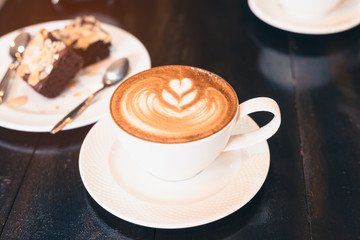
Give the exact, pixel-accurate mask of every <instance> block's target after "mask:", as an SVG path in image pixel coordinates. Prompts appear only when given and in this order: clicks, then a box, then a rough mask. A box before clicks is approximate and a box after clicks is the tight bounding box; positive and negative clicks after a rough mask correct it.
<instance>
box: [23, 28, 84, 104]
mask: <svg viewBox="0 0 360 240" xmlns="http://www.w3.org/2000/svg"><path fill="white" fill-rule="evenodd" d="M82 66H83V59H82V58H81V57H80V56H79V55H78V54H76V53H75V52H73V51H72V50H71V49H69V48H67V47H66V45H65V44H64V43H63V42H62V41H55V40H54V39H52V38H51V35H50V34H49V32H47V31H46V30H45V29H41V30H40V31H39V32H38V33H37V34H36V35H35V36H34V37H33V38H32V39H31V41H30V42H29V44H28V46H27V48H26V50H25V52H24V56H23V59H22V61H21V63H20V65H19V66H18V68H17V73H18V75H19V76H21V77H22V78H23V79H24V80H25V81H26V82H27V83H28V84H29V85H30V86H31V87H32V88H33V89H34V90H36V91H37V92H38V93H40V94H42V95H43V96H45V97H48V98H55V97H57V96H59V95H60V94H61V93H62V92H63V91H64V90H65V89H66V88H67V86H68V85H69V82H70V81H71V80H72V79H74V77H75V76H76V74H77V73H78V72H79V71H80V69H81V68H82Z"/></svg>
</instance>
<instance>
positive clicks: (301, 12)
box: [278, 0, 342, 20]
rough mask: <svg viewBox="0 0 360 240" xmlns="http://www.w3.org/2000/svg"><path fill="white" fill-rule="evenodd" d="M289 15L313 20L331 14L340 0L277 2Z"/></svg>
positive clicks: (286, 0)
mask: <svg viewBox="0 0 360 240" xmlns="http://www.w3.org/2000/svg"><path fill="white" fill-rule="evenodd" d="M278 1H279V4H280V6H281V7H282V9H283V10H284V11H285V12H286V13H287V14H289V15H291V16H293V17H295V18H298V19H304V20H315V19H319V18H322V17H324V16H326V15H327V14H329V13H331V11H333V10H334V9H335V8H336V7H337V6H338V5H339V4H340V3H341V2H342V0H278Z"/></svg>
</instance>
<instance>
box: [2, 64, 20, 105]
mask: <svg viewBox="0 0 360 240" xmlns="http://www.w3.org/2000/svg"><path fill="white" fill-rule="evenodd" d="M15 64H16V62H13V63H11V64H10V65H9V67H8V69H7V71H6V73H5V75H4V77H3V79H2V80H1V82H0V104H2V103H4V102H5V98H6V94H7V92H8V91H7V88H8V85H9V82H10V79H11V74H12V71H13V69H14V68H15Z"/></svg>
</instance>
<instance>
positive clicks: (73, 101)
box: [0, 20, 151, 132]
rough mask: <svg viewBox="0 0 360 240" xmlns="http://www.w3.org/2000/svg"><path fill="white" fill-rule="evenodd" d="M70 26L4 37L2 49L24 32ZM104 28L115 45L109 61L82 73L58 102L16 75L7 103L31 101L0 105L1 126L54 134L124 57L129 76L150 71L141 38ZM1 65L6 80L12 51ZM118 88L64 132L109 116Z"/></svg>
mask: <svg viewBox="0 0 360 240" xmlns="http://www.w3.org/2000/svg"><path fill="white" fill-rule="evenodd" d="M68 23H69V20H62V21H54V22H46V23H41V24H36V25H32V26H29V27H25V28H23V29H18V30H16V31H13V32H11V33H8V34H6V35H4V36H2V37H1V38H0V49H5V50H6V49H8V48H9V42H10V41H11V40H12V39H14V38H15V37H16V36H17V34H19V33H20V32H21V31H27V32H29V33H31V34H34V33H36V32H37V31H38V30H40V29H41V28H45V29H47V30H53V29H57V28H63V27H64V26H65V25H66V24H68ZM102 26H103V28H104V29H105V30H106V31H108V32H109V34H110V35H111V37H112V45H113V46H112V47H111V49H110V56H109V57H108V58H107V59H105V60H103V61H101V62H99V63H96V64H93V65H91V66H89V67H87V68H86V69H84V70H82V71H81V72H80V73H79V74H78V77H76V81H74V84H73V86H71V87H70V88H69V89H67V90H66V91H64V93H62V94H61V95H60V96H58V97H56V98H54V99H48V98H45V97H43V96H42V95H40V94H38V93H37V92H35V91H34V90H33V89H32V88H31V87H30V86H29V85H28V84H27V83H25V82H24V81H23V80H22V79H21V78H20V77H18V76H17V75H16V74H15V76H14V79H13V80H12V84H11V88H10V89H11V90H10V92H9V95H8V98H7V100H11V99H14V98H16V97H19V96H27V97H28V101H27V103H26V104H25V105H23V106H21V107H11V106H10V105H8V104H2V105H0V126H2V127H6V128H10V129H15V130H22V131H30V132H47V131H50V130H51V129H52V127H53V126H54V125H55V124H56V123H57V122H58V121H59V120H60V119H62V118H63V117H64V116H65V115H66V114H67V113H68V112H69V111H70V110H72V109H73V108H74V107H75V106H76V105H78V104H79V103H80V102H82V101H83V100H84V99H85V98H86V97H87V96H88V95H89V94H90V93H92V92H94V91H95V90H97V89H98V88H100V87H101V80H102V75H103V73H104V72H105V70H106V68H107V67H108V66H109V65H110V64H111V62H112V61H114V60H116V59H118V58H121V57H127V58H129V61H130V70H129V73H128V75H127V76H131V75H133V74H135V73H137V72H140V71H142V70H145V69H148V68H150V65H151V63H150V56H149V53H148V51H147V50H146V48H145V47H144V45H143V44H142V43H141V42H140V41H139V40H138V39H137V38H135V37H134V36H133V35H131V34H130V33H128V32H126V31H125V30H123V29H120V28H118V27H115V26H112V25H109V24H105V23H102ZM0 62H1V63H2V64H1V66H0V76H1V78H2V76H3V75H4V74H5V71H6V69H7V66H8V64H10V62H11V58H10V56H9V55H8V51H2V53H1V55H0ZM1 78H0V79H1ZM0 81H1V80H0ZM115 88H116V86H112V87H110V88H108V89H106V90H104V91H103V92H102V93H101V94H100V95H99V97H97V99H95V101H94V102H93V103H91V104H90V106H89V107H88V108H87V109H86V110H85V111H84V112H83V113H82V114H81V115H80V116H79V117H78V118H76V119H75V120H74V121H73V122H72V123H70V124H69V125H67V126H66V127H65V128H64V129H73V128H78V127H82V126H85V125H88V124H91V123H94V122H96V121H97V120H99V119H100V117H101V116H103V115H104V114H105V113H106V111H107V109H108V102H109V99H110V97H111V94H112V92H113V91H114V90H115Z"/></svg>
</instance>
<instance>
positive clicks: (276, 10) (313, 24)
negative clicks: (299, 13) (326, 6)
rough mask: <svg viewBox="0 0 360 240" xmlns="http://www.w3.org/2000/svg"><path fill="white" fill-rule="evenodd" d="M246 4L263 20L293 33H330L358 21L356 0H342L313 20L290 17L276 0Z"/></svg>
mask: <svg viewBox="0 0 360 240" xmlns="http://www.w3.org/2000/svg"><path fill="white" fill-rule="evenodd" d="M248 4H249V7H250V9H251V11H252V12H253V13H254V14H255V15H256V16H257V17H258V18H260V19H261V20H263V21H264V22H266V23H268V24H270V25H272V26H274V27H277V28H280V29H283V30H286V31H290V32H295V33H303V34H331V33H337V32H342V31H345V30H348V29H351V28H353V27H355V26H357V25H358V24H359V23H360V1H358V0H344V1H343V2H342V3H341V4H340V5H339V6H338V7H337V8H336V9H335V10H334V11H332V12H331V13H329V14H328V15H326V16H324V17H323V18H321V19H317V20H313V21H302V20H299V19H295V18H293V17H291V16H290V15H289V14H287V13H286V12H284V11H283V9H282V8H281V5H280V4H279V3H278V1H277V0H248Z"/></svg>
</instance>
